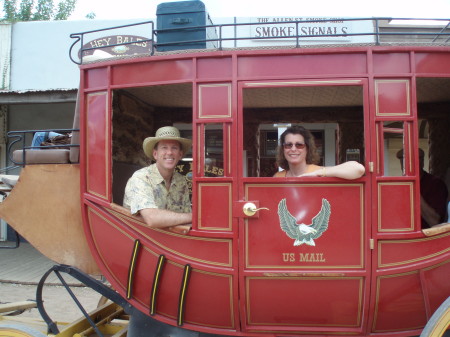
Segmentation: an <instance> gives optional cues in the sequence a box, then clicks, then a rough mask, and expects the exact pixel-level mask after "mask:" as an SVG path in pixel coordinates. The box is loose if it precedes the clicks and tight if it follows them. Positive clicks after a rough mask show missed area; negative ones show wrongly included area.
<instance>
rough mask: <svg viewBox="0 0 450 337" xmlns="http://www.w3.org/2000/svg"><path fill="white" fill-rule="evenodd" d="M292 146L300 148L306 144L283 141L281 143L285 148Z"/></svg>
mask: <svg viewBox="0 0 450 337" xmlns="http://www.w3.org/2000/svg"><path fill="white" fill-rule="evenodd" d="M292 146H295V148H296V149H298V150H301V149H304V148H305V147H306V144H305V143H295V144H292V143H284V144H283V147H284V149H285V150H289V149H292Z"/></svg>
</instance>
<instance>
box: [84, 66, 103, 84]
mask: <svg viewBox="0 0 450 337" xmlns="http://www.w3.org/2000/svg"><path fill="white" fill-rule="evenodd" d="M107 71H108V68H106V67H105V68H93V69H89V70H87V71H85V72H84V74H85V84H84V85H85V88H86V89H92V88H99V87H103V88H104V87H106V86H107V85H108V76H107Z"/></svg>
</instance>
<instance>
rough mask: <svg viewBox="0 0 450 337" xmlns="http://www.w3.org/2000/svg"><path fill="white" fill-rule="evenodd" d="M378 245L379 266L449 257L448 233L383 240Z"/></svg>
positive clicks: (449, 243)
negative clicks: (410, 238) (411, 238)
mask: <svg viewBox="0 0 450 337" xmlns="http://www.w3.org/2000/svg"><path fill="white" fill-rule="evenodd" d="M378 245H379V250H378V264H379V267H380V268H383V267H392V266H399V265H405V264H413V263H417V262H420V261H423V262H426V261H428V260H429V259H431V258H435V257H445V256H447V257H450V233H447V234H442V235H437V236H433V237H429V238H422V239H413V240H386V241H384V240H383V241H380V242H379V243H378ZM448 276H449V277H450V273H449V274H448Z"/></svg>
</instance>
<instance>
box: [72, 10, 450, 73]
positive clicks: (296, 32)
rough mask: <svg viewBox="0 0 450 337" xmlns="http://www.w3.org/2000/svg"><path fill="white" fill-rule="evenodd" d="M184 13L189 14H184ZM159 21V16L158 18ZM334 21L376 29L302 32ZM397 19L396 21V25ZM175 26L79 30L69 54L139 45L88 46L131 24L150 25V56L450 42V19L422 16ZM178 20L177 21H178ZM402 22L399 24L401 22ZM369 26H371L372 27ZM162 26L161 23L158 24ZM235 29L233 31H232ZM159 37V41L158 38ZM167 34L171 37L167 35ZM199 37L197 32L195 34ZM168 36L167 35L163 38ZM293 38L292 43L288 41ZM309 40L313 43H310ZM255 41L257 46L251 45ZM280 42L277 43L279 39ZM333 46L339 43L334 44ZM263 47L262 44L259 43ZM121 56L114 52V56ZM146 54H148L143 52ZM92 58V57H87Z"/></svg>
mask: <svg viewBox="0 0 450 337" xmlns="http://www.w3.org/2000/svg"><path fill="white" fill-rule="evenodd" d="M183 14H184V15H186V14H189V13H183ZM158 20H159V19H158ZM333 20H339V22H343V23H348V24H349V25H352V24H353V23H355V22H362V23H366V24H367V23H368V24H369V25H370V27H373V28H372V29H368V30H367V31H364V30H363V31H357V32H341V33H333V34H329V33H324V32H322V31H318V32H314V33H305V31H302V27H303V26H305V25H311V24H312V23H315V24H326V23H327V22H331V21H333ZM194 21H195V20H189V19H184V21H182V22H183V23H185V22H186V23H192V22H194ZM414 21H417V22H421V23H423V22H425V23H430V22H431V23H439V22H442V24H441V25H440V26H434V27H433V26H426V25H425V26H424V25H423V24H422V25H417V26H413V25H412V24H413V23H414ZM392 22H396V24H395V25H394V24H392ZM172 23H174V25H173V26H172V27H174V28H165V29H155V23H154V22H153V21H144V22H138V23H134V24H128V25H121V26H116V27H109V28H104V29H96V30H91V31H84V32H79V33H73V34H71V35H70V37H71V38H73V39H76V41H75V42H73V44H72V45H71V46H70V49H69V57H70V59H71V61H72V62H74V63H75V64H78V65H81V64H83V58H84V57H85V54H86V53H87V52H91V51H95V50H101V49H104V48H111V47H118V46H127V45H131V44H136V41H128V42H123V43H117V44H111V45H108V46H95V47H89V48H86V47H84V42H85V40H86V39H85V37H86V36H89V35H90V34H97V33H99V32H102V31H109V30H115V29H125V28H129V27H135V26H140V25H150V26H151V31H150V36H149V37H148V38H147V39H143V40H139V42H140V43H142V42H149V45H150V47H149V49H148V54H147V56H153V55H154V54H155V53H156V52H158V53H159V52H165V51H169V50H171V51H174V50H189V49H197V47H196V46H198V45H202V44H203V45H205V46H207V45H210V46H215V47H213V48H212V49H211V48H208V47H205V48H202V50H224V49H230V48H244V49H245V48H255V47H258V43H260V42H263V41H269V40H272V41H274V40H276V41H282V42H281V43H282V44H283V46H285V47H287V48H289V47H290V48H292V47H295V48H302V47H311V46H314V45H316V44H317V39H318V38H344V37H355V38H356V37H368V38H369V39H370V40H371V43H373V44H374V45H384V44H397V43H398V44H404V43H408V44H413V45H417V44H418V45H423V44H425V45H447V44H448V43H449V42H450V19H428V18H427V19H420V18H390V17H370V18H335V19H331V18H329V19H314V20H311V19H307V20H303V19H302V20H297V21H294V20H293V21H282V22H272V21H270V22H257V23H255V22H245V23H244V22H242V23H230V24H217V25H216V24H211V25H192V24H186V25H184V26H183V25H181V24H180V22H179V21H177V18H173V19H172ZM175 23H177V24H175ZM397 23H399V24H397ZM281 25H290V26H292V29H291V30H290V33H289V34H279V36H251V34H248V33H242V31H246V30H251V29H252V27H254V26H262V27H267V29H270V27H275V28H277V27H280V26H281ZM369 25H368V26H369ZM158 27H159V25H158ZM198 31H204V32H206V31H209V32H213V33H211V34H205V38H194V39H193V38H192V36H193V35H192V33H195V32H198ZM230 32H231V33H230ZM158 36H159V41H158V39H157V37H158ZM165 36H168V38H166V37H165ZM194 36H195V34H194ZM162 37H164V38H162ZM287 40H289V41H290V42H289V43H286V42H285V41H287ZM240 41H248V44H249V45H239V46H238V42H240ZM308 41H309V42H308ZM252 42H254V43H255V44H254V45H251V44H252ZM78 43H80V49H79V50H78V52H77V57H78V60H77V59H76V58H74V57H73V54H74V48H75V46H76V45H77V44H78ZM275 45H276V42H275ZM330 45H335V43H332V44H330ZM343 45H344V46H349V47H350V46H352V45H354V43H348V44H346V43H344V44H343ZM259 46H261V45H259ZM116 56H119V55H110V57H112V58H114V57H116ZM141 56H145V55H141ZM86 60H88V59H86Z"/></svg>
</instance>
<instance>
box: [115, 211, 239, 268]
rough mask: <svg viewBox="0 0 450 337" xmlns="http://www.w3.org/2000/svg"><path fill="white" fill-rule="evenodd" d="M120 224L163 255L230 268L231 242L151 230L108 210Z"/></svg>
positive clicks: (133, 219) (142, 224) (141, 223)
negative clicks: (166, 253) (148, 242)
mask: <svg viewBox="0 0 450 337" xmlns="http://www.w3.org/2000/svg"><path fill="white" fill-rule="evenodd" d="M108 211H109V212H110V213H111V214H112V215H113V216H116V217H117V218H118V221H120V223H123V224H124V225H126V226H127V227H129V228H131V229H133V230H134V231H135V232H136V233H138V234H139V235H140V237H141V238H142V239H146V240H149V241H150V242H152V243H153V244H155V245H156V246H158V247H159V248H160V249H161V250H162V251H163V252H164V253H165V252H170V253H172V254H175V255H178V256H179V257H180V258H181V259H188V261H198V262H202V263H205V264H210V265H213V266H222V267H231V266H232V254H231V249H232V242H231V240H229V239H213V238H201V239H199V238H196V237H193V236H192V237H191V236H189V235H179V234H175V233H172V232H169V231H166V230H162V229H151V228H149V227H148V226H147V225H145V224H144V222H140V221H138V220H136V218H133V217H131V216H130V217H127V216H124V215H122V214H119V213H117V212H114V211H111V210H108Z"/></svg>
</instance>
